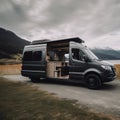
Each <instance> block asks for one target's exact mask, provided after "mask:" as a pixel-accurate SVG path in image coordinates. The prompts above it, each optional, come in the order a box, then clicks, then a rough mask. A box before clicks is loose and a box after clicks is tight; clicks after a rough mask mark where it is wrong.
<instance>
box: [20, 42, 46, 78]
mask: <svg viewBox="0 0 120 120" xmlns="http://www.w3.org/2000/svg"><path fill="white" fill-rule="evenodd" d="M45 56H46V44H42V45H30V46H26V47H25V49H24V53H23V61H22V75H23V76H28V77H39V78H40V77H45V76H46V62H45Z"/></svg>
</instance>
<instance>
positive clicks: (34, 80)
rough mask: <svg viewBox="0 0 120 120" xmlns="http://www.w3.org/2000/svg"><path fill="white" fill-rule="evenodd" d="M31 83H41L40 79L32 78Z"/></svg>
mask: <svg viewBox="0 0 120 120" xmlns="http://www.w3.org/2000/svg"><path fill="white" fill-rule="evenodd" d="M30 79H31V81H32V82H34V83H37V82H39V81H40V78H38V77H30Z"/></svg>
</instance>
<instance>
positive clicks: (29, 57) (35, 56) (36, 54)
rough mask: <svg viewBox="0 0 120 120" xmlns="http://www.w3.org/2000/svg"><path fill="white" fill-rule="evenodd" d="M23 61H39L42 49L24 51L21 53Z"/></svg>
mask: <svg viewBox="0 0 120 120" xmlns="http://www.w3.org/2000/svg"><path fill="white" fill-rule="evenodd" d="M23 60H24V61H41V60H42V51H26V52H25V53H24V55H23Z"/></svg>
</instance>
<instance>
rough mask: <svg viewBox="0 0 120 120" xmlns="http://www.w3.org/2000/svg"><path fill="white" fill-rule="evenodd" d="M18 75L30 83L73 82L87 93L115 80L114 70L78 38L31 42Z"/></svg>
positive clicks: (25, 50)
mask: <svg viewBox="0 0 120 120" xmlns="http://www.w3.org/2000/svg"><path fill="white" fill-rule="evenodd" d="M21 74H22V75H23V76H26V77H29V78H30V79H31V81H33V82H35V81H37V80H40V78H46V79H48V78H49V79H60V80H72V81H77V82H78V83H79V82H80V83H85V84H86V86H87V87H88V88H90V89H98V88H100V87H101V85H102V84H103V83H104V82H109V81H112V80H114V79H115V76H116V75H115V69H114V67H113V66H112V65H111V64H109V63H107V62H105V61H102V60H100V59H98V58H97V57H96V56H95V55H94V54H93V53H92V51H90V50H89V49H88V47H87V46H85V45H84V41H83V40H82V39H80V38H78V37H76V38H69V39H62V40H54V41H51V40H38V41H33V42H31V44H30V45H28V46H25V47H24V50H23V58H22V70H21Z"/></svg>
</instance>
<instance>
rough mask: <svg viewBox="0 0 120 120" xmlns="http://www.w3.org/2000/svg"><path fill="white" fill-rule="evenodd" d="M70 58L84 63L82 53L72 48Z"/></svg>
mask: <svg viewBox="0 0 120 120" xmlns="http://www.w3.org/2000/svg"><path fill="white" fill-rule="evenodd" d="M72 58H73V59H75V60H80V61H84V53H83V51H81V50H80V49H77V48H72Z"/></svg>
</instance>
